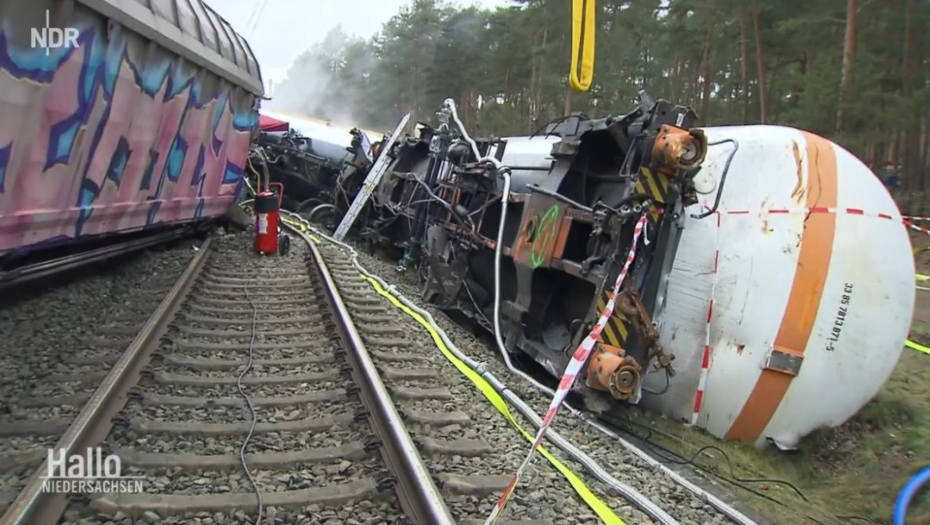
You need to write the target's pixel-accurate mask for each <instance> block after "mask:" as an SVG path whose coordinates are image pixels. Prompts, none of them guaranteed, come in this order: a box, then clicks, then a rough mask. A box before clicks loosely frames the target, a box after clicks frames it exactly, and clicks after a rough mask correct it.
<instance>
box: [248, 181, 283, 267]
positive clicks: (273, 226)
mask: <svg viewBox="0 0 930 525" xmlns="http://www.w3.org/2000/svg"><path fill="white" fill-rule="evenodd" d="M268 186H269V188H267V189H265V190H264V191H261V192H259V193H258V195H256V196H255V251H257V252H258V253H260V254H264V255H270V254H273V253H276V252H277V251H278V235H279V233H278V220H279V216H280V211H281V200H282V199H283V198H284V185H283V184H281V183H280V182H272V183H270V184H268ZM274 186H278V191H277V192H275V191H272V190H271V187H274Z"/></svg>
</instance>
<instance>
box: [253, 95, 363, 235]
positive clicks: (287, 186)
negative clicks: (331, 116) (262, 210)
mask: <svg viewBox="0 0 930 525" xmlns="http://www.w3.org/2000/svg"><path fill="white" fill-rule="evenodd" d="M262 115H264V116H267V117H271V118H273V119H275V120H277V121H281V122H285V123H287V125H288V128H289V129H287V130H285V131H265V130H263V131H262V132H261V134H260V135H259V137H258V140H257V143H258V145H259V146H261V148H260V149H257V150H256V151H255V152H254V154H253V156H252V159H251V162H252V165H253V168H254V169H255V171H256V172H259V173H263V170H264V167H267V168H268V174H269V178H270V180H271V182H273V183H281V184H282V186H283V187H284V200H283V206H284V208H285V209H287V210H290V211H293V212H297V213H303V214H306V215H310V213H311V212H313V211H314V210H315V209H317V208H318V207H320V206H321V205H323V204H326V203H331V202H333V201H336V202H340V201H344V200H345V196H344V190H343V188H342V187H341V185H340V181H339V179H340V175H341V174H342V173H343V170H344V169H345V168H346V167H347V164H351V163H352V162H355V161H356V160H358V159H366V158H370V157H371V155H372V142H373V141H374V140H379V139H376V138H375V137H376V134H375V133H373V132H371V131H362V130H360V129H358V128H344V127H342V126H337V125H333V124H331V123H328V122H326V121H320V120H317V119H312V118H309V117H298V116H294V115H289V114H285V113H277V112H271V111H262ZM263 165H264V166H263ZM370 165H371V164H370V161H369V162H368V164H366V165H364V169H367V168H368V167H370ZM252 175H253V176H254V175H256V173H252ZM324 208H325V209H329V208H330V207H328V206H324ZM314 215H315V216H317V217H316V218H322V215H320V214H319V213H316V214H314Z"/></svg>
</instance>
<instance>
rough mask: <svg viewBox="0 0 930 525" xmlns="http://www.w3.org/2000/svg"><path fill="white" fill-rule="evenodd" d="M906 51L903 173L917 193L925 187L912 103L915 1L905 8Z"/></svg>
mask: <svg viewBox="0 0 930 525" xmlns="http://www.w3.org/2000/svg"><path fill="white" fill-rule="evenodd" d="M904 20H905V22H904V50H903V53H902V58H901V97H902V98H903V99H904V103H905V105H906V107H908V109H909V110H910V111H907V112H906V113H905V115H906V116H905V122H904V137H903V140H902V141H901V161H902V162H901V164H902V166H901V171H902V173H903V174H904V177H905V178H906V179H907V182H908V184H907V188H908V190H910V191H917V190H918V189H919V188H920V186H922V185H923V181H922V180H921V177H920V170H919V167H920V162H919V161H918V160H917V156H918V149H919V148H920V146H919V141H920V138H919V137H918V135H919V134H920V124H919V120H918V117H917V115H918V113H917V112H916V111H913V109H914V107H913V103H912V101H911V86H912V81H913V80H912V78H911V77H912V75H911V68H912V64H911V62H912V61H913V56H912V47H913V40H914V0H906V4H905V7H904Z"/></svg>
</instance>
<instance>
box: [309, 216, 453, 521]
mask: <svg viewBox="0 0 930 525" xmlns="http://www.w3.org/2000/svg"><path fill="white" fill-rule="evenodd" d="M298 234H299V235H301V237H303V239H304V240H305V241H306V242H307V244H308V246H309V247H310V254H309V256H308V257H307V267H308V269H309V270H310V271H311V273H312V272H313V270H314V267H315V268H316V272H317V274H318V275H319V277H320V280H321V281H322V282H323V285H324V286H323V290H324V292H325V295H326V299H327V301H328V302H329V306H330V308H331V309H332V312H333V314H334V316H335V318H336V323H337V325H338V328H339V330H338V332H339V337H340V338H341V339H342V341H343V343H344V346H345V348H346V351H347V352H346V353H347V356H348V361H349V364H350V366H351V368H352V375H353V376H354V377H355V382H356V384H357V385H358V387H359V393H360V395H361V398H362V401H363V402H364V403H365V405H366V408H367V409H368V412H369V414H370V418H371V421H372V424H373V426H374V429H375V432H377V434H378V436H379V437H380V438H381V440H382V442H381V445H382V446H383V452H382V457H383V458H384V461H385V462H386V463H387V464H388V469H389V470H390V471H391V472H392V473H393V474H394V476H395V477H396V481H397V485H396V486H395V489H396V491H397V496H398V499H399V501H400V504H401V508H402V509H403V511H404V514H405V515H406V516H407V518H408V519H411V520H412V522H413V523H414V524H415V525H445V524H448V525H453V524H454V523H455V521H454V520H453V519H452V516H451V514H450V513H449V509H448V508H447V507H446V504H445V502H444V501H443V499H442V496H441V495H440V493H439V489H437V488H436V485H435V484H434V483H433V479H432V477H431V476H430V473H429V470H428V469H427V467H426V465H425V464H424V463H423V460H422V459H421V458H420V454H419V452H418V451H417V448H416V446H415V445H414V443H413V440H412V439H411V438H410V435H409V434H408V433H407V430H406V428H405V427H404V424H403V421H402V420H401V418H400V415H399V414H398V413H397V409H396V408H395V407H394V402H393V401H392V400H391V396H390V395H389V394H388V391H387V388H385V386H384V383H383V382H382V381H381V377H380V376H379V374H378V372H377V370H376V369H375V365H374V363H373V362H372V360H371V356H370V355H369V354H368V350H366V349H365V345H364V343H363V342H362V338H361V336H360V335H359V333H358V330H356V328H355V323H353V322H352V318H351V316H350V314H349V312H348V310H347V309H346V305H345V303H343V301H342V298H341V297H340V295H339V292H338V291H337V290H336V282H335V280H334V279H333V276H332V274H331V273H330V272H329V268H327V266H326V263H325V262H324V261H323V254H322V253H320V250H319V249H318V248H317V247H316V245H315V244H314V243H313V242H312V241H311V240H309V239H308V238H307V237H306V236H305V235H303V234H301V233H299V232H298Z"/></svg>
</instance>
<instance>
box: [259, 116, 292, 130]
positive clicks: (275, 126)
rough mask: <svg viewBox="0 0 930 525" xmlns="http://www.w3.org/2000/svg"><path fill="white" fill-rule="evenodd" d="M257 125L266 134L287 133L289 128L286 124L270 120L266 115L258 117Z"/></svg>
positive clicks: (274, 119) (273, 119)
mask: <svg viewBox="0 0 930 525" xmlns="http://www.w3.org/2000/svg"><path fill="white" fill-rule="evenodd" d="M258 125H259V126H260V127H261V128H262V131H264V132H266V133H269V132H274V131H287V130H288V128H289V127H290V126H289V125H288V123H287V122H284V121H283V120H278V119H276V118H271V117H269V116H268V115H259V116H258Z"/></svg>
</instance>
